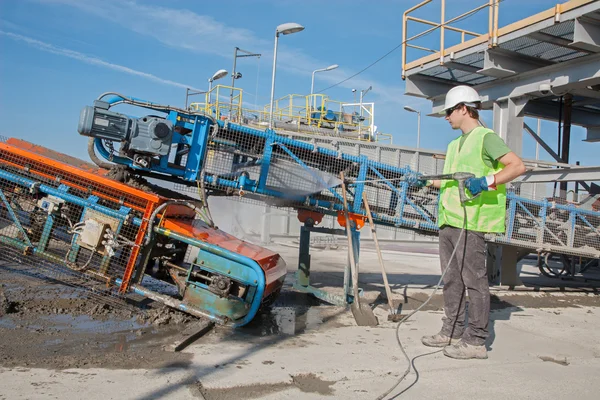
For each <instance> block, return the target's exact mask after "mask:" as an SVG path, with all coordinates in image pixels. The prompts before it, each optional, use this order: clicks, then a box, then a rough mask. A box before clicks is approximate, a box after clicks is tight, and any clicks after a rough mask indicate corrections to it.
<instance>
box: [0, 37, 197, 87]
mask: <svg viewBox="0 0 600 400" xmlns="http://www.w3.org/2000/svg"><path fill="white" fill-rule="evenodd" d="M0 35H4V36H6V37H8V38H10V39H13V40H16V41H19V42H23V43H26V44H28V45H29V46H32V47H35V48H37V49H38V50H41V51H45V52H47V53H52V54H56V55H59V56H64V57H69V58H72V59H74V60H77V61H81V62H84V63H86V64H90V65H95V66H98V67H102V68H108V69H111V70H113V71H119V72H123V73H125V74H129V75H134V76H138V77H140V78H144V79H148V80H150V81H154V82H158V83H162V84H164V85H170V86H175V87H179V88H182V89H186V88H190V89H194V90H199V89H196V88H194V87H192V86H189V85H186V84H183V83H179V82H175V81H172V80H169V79H163V78H160V77H158V76H156V75H152V74H149V73H147V72H142V71H137V70H135V69H131V68H129V67H125V66H123V65H119V64H113V63H109V62H106V61H104V60H101V59H99V58H97V57H92V56H88V55H86V54H83V53H80V52H78V51H74V50H69V49H65V48H62V47H58V46H54V45H52V44H50V43H45V42H42V41H40V40H36V39H32V38H30V37H27V36H23V35H19V34H16V33H11V32H5V31H1V30H0Z"/></svg>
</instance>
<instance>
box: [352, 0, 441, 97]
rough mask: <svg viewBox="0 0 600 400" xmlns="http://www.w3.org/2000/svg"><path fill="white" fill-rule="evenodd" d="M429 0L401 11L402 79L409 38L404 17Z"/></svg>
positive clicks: (428, 1) (428, 0)
mask: <svg viewBox="0 0 600 400" xmlns="http://www.w3.org/2000/svg"><path fill="white" fill-rule="evenodd" d="M431 1H432V0H424V1H422V2H420V3H419V4H417V5H415V6H413V7H411V8H409V9H408V10H406V11H404V13H402V79H405V78H406V75H405V67H406V43H407V42H408V41H409V40H410V39H408V40H407V39H406V32H407V27H408V20H407V18H406V17H407V16H408V14H409V13H411V12H413V11H414V10H416V9H417V8H420V7H423V6H424V5H425V4H427V3H430V2H431ZM355 102H356V101H355Z"/></svg>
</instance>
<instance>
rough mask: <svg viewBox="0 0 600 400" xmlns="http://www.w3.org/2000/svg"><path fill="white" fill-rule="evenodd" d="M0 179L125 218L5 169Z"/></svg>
mask: <svg viewBox="0 0 600 400" xmlns="http://www.w3.org/2000/svg"><path fill="white" fill-rule="evenodd" d="M0 178H2V179H6V180H7V181H9V182H13V183H16V184H18V185H21V186H25V187H28V188H29V189H34V188H36V187H37V188H38V189H39V190H40V191H41V192H43V193H46V194H51V195H53V196H56V197H58V198H61V199H64V200H66V201H68V202H70V203H73V204H77V205H78V206H82V207H88V208H91V209H93V210H96V211H99V212H101V213H103V214H106V215H108V216H110V217H113V218H116V219H121V218H123V215H122V214H120V213H119V211H115V210H112V209H110V208H108V207H104V206H101V205H99V204H97V203H94V202H91V201H89V200H84V199H82V198H81V197H77V196H74V195H72V194H69V193H65V192H64V191H62V190H59V189H55V188H53V187H52V186H48V185H44V184H40V185H38V183H39V182H36V181H34V180H31V179H28V178H24V177H22V176H19V175H15V174H13V173H10V172H7V171H5V170H3V169H0Z"/></svg>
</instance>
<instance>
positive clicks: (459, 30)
mask: <svg viewBox="0 0 600 400" xmlns="http://www.w3.org/2000/svg"><path fill="white" fill-rule="evenodd" d="M485 7H487V6H485ZM480 9H481V7H479V8H478V10H480ZM470 12H472V11H470ZM407 19H408V20H409V21H415V22H420V23H422V24H426V25H431V26H434V27H439V26H440V24H437V23H435V22H431V21H427V20H425V19H421V18H416V17H407ZM455 19H456V18H453V19H451V20H449V21H448V22H446V29H448V30H451V31H454V32H462V33H466V34H468V35H471V36H481V34H480V33H476V32H471V31H467V30H465V29H461V28H455V27H453V26H448V24H449V23H451V22H453V20H455Z"/></svg>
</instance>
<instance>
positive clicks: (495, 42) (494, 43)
mask: <svg viewBox="0 0 600 400" xmlns="http://www.w3.org/2000/svg"><path fill="white" fill-rule="evenodd" d="M495 1H496V3H495V4H494V11H495V12H494V37H493V39H492V46H494V47H496V46H498V14H499V13H500V0H495Z"/></svg>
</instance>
